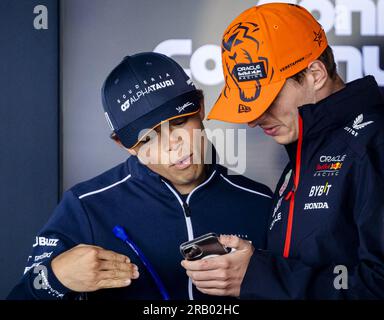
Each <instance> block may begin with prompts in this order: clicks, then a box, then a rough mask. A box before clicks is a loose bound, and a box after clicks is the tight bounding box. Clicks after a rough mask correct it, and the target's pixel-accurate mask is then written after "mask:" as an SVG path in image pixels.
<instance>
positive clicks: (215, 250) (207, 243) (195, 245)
mask: <svg viewBox="0 0 384 320" xmlns="http://www.w3.org/2000/svg"><path fill="white" fill-rule="evenodd" d="M180 252H181V254H182V256H183V257H184V258H185V259H187V260H198V259H202V258H205V257H208V256H211V255H222V254H226V253H228V252H230V248H227V247H225V246H224V245H222V244H221V243H220V241H219V237H218V236H217V234H216V233H213V232H210V233H207V234H204V235H202V236H200V237H198V238H195V239H193V240H190V241H187V242H184V243H182V244H181V245H180Z"/></svg>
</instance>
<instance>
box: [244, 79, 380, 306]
mask: <svg viewBox="0 0 384 320" xmlns="http://www.w3.org/2000/svg"><path fill="white" fill-rule="evenodd" d="M299 124H300V125H299V127H300V134H299V139H298V141H297V142H296V143H294V144H292V145H288V146H287V151H288V154H289V157H290V162H289V164H288V166H287V167H286V169H285V170H284V172H283V174H282V177H281V179H280V181H279V183H278V185H277V188H276V192H275V195H274V205H273V208H272V215H271V218H270V221H269V227H268V228H269V230H268V244H267V250H265V251H264V250H256V251H255V253H254V255H253V257H252V259H251V262H250V265H249V267H248V271H247V273H246V276H245V279H244V281H243V284H242V288H241V297H243V298H248V299H250V298H257V299H360V298H362V299H374V298H381V299H383V298H384V101H383V97H382V95H381V92H380V90H379V88H378V86H377V83H376V81H375V80H374V78H373V77H371V76H369V77H366V78H363V79H360V80H356V81H354V82H351V83H349V84H347V86H346V88H344V89H343V90H341V91H339V92H337V93H335V94H333V95H331V96H329V97H327V98H326V99H324V100H322V101H320V102H319V103H317V104H313V105H306V106H303V107H301V108H299Z"/></svg>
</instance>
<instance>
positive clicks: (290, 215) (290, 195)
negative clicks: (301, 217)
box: [283, 115, 303, 258]
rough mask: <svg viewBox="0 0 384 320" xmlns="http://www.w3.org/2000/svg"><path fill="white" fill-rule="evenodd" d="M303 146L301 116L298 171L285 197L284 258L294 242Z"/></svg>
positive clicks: (297, 153)
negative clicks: (286, 202) (286, 211)
mask: <svg viewBox="0 0 384 320" xmlns="http://www.w3.org/2000/svg"><path fill="white" fill-rule="evenodd" d="M302 144H303V119H302V118H301V116H300V115H299V140H298V142H297V150H296V169H295V174H294V178H293V179H294V180H293V188H292V190H291V191H289V192H288V194H287V196H286V197H285V199H286V200H289V213H288V222H287V231H286V233H285V244H284V252H283V257H284V258H288V257H289V251H290V248H291V240H292V225H293V215H294V209H295V192H296V190H297V187H298V185H299V180H300V167H301V148H302Z"/></svg>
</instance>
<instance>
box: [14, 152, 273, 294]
mask: <svg viewBox="0 0 384 320" xmlns="http://www.w3.org/2000/svg"><path fill="white" fill-rule="evenodd" d="M184 198H185V197H184ZM184 198H183V197H182V196H181V195H180V194H179V193H178V192H177V191H176V190H175V189H174V188H173V187H172V185H171V184H170V183H169V182H167V181H165V180H164V179H162V177H161V176H159V175H157V174H155V173H154V172H152V171H150V170H149V169H148V168H147V167H145V166H143V165H142V164H140V162H139V161H138V160H137V158H136V157H130V158H128V160H127V161H126V162H125V163H123V164H121V165H119V166H117V167H115V168H113V169H111V170H109V171H107V172H105V173H104V174H102V175H100V176H98V177H96V178H94V179H92V180H89V181H86V182H83V183H80V184H78V185H76V186H75V187H73V188H71V189H70V190H69V191H67V192H65V193H64V196H63V199H62V201H61V202H60V204H59V205H58V207H57V208H56V210H55V212H54V214H53V215H52V217H51V219H50V220H49V222H48V223H47V224H46V225H45V227H44V228H43V229H42V231H41V232H40V234H39V235H38V236H37V237H36V240H35V243H34V244H33V252H32V254H31V256H30V257H29V259H28V266H27V268H26V269H25V274H24V276H23V278H22V280H21V282H20V283H19V284H18V285H17V286H16V287H15V288H14V289H13V291H12V292H11V293H10V295H9V297H8V299H60V298H79V294H76V293H73V292H70V290H68V289H67V288H66V287H64V286H63V285H62V284H61V283H60V282H59V281H58V279H57V278H56V277H55V275H54V273H53V272H52V269H51V260H52V259H53V258H54V257H55V256H57V255H59V254H60V253H62V252H64V251H66V250H68V249H70V248H72V247H74V246H76V245H78V244H80V243H84V244H91V245H97V246H101V247H103V248H105V249H108V250H112V251H115V252H118V253H121V254H125V255H127V256H129V257H130V259H131V261H132V262H133V263H135V264H136V265H137V266H138V267H139V271H140V277H139V279H137V280H134V281H133V282H132V284H131V285H130V286H128V287H125V288H122V289H107V290H99V291H96V292H93V293H88V294H86V298H88V299H161V297H162V296H161V294H160V292H159V290H158V288H157V287H156V284H155V282H154V281H153V279H152V278H151V276H150V274H149V273H148V272H147V270H146V269H145V267H144V266H143V264H142V262H141V261H140V260H139V259H138V257H137V256H136V254H135V253H134V252H133V251H132V250H131V249H130V248H129V247H128V246H127V245H126V244H125V243H124V242H122V241H121V240H119V239H117V238H115V236H114V234H113V232H112V229H113V227H114V226H115V225H121V226H123V227H124V228H125V229H126V231H127V233H128V235H129V236H130V237H131V239H132V240H133V241H134V242H135V243H136V245H137V246H138V247H139V248H140V249H141V251H142V252H143V253H144V255H145V256H146V257H147V258H148V260H149V261H150V263H151V264H152V265H153V266H154V269H155V271H156V272H157V273H158V274H159V276H160V278H161V280H162V281H163V282H164V284H165V287H166V289H167V291H168V293H169V295H170V298H171V299H207V298H210V297H209V296H207V295H203V294H202V293H200V292H199V291H197V290H196V289H195V288H194V287H193V286H192V283H191V281H190V280H189V278H188V277H187V275H186V273H185V270H184V269H183V268H182V267H181V265H180V262H181V260H182V256H181V254H180V252H179V245H180V244H181V243H182V242H185V241H187V240H191V239H193V238H194V237H197V236H200V235H202V234H205V233H208V232H216V233H217V234H237V235H239V236H240V237H242V238H245V239H248V240H251V241H252V242H253V243H254V244H255V245H256V246H261V247H263V246H265V241H266V229H267V222H268V215H269V211H270V207H271V204H272V192H271V191H270V190H269V188H267V187H266V186H264V185H262V184H259V183H256V182H254V181H252V180H250V179H247V178H245V177H243V176H239V175H237V176H235V175H228V174H227V170H226V169H225V168H224V167H221V166H219V165H215V164H214V165H211V166H210V170H209V174H208V178H207V179H206V181H205V182H204V183H202V184H201V185H199V186H198V187H196V188H195V189H194V190H193V191H192V192H191V193H190V194H189V195H188V197H187V198H186V199H184ZM42 277H44V278H46V279H45V280H46V281H44V286H43V285H41V283H43V280H44V279H42ZM39 283H40V284H39ZM44 288H46V289H44ZM81 296H82V297H83V298H84V297H85V295H81Z"/></svg>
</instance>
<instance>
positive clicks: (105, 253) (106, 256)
mask: <svg viewBox="0 0 384 320" xmlns="http://www.w3.org/2000/svg"><path fill="white" fill-rule="evenodd" d="M97 257H98V258H99V259H102V260H111V261H117V262H125V263H130V262H131V260H130V259H129V258H128V257H127V256H125V255H123V254H119V253H116V252H113V251H110V250H105V249H100V250H99V252H98V254H97Z"/></svg>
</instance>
